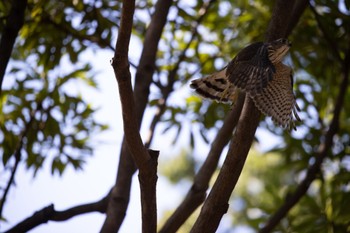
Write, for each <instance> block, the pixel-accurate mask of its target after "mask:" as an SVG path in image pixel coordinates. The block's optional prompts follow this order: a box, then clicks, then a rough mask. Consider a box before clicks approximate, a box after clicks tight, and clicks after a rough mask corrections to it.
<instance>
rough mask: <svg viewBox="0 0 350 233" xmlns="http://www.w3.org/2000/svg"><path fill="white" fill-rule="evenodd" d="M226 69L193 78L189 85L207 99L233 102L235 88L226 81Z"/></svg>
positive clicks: (235, 95) (235, 92)
mask: <svg viewBox="0 0 350 233" xmlns="http://www.w3.org/2000/svg"><path fill="white" fill-rule="evenodd" d="M225 73H226V69H224V70H221V71H219V72H216V73H214V74H212V75H210V76H207V77H204V78H200V79H196V80H193V81H192V82H191V85H190V87H191V88H193V89H195V91H196V92H197V93H198V94H199V95H201V96H203V97H205V98H208V99H213V100H216V101H217V102H234V101H235V100H236V98H237V94H238V92H237V89H236V88H235V87H234V86H233V85H232V84H231V83H230V82H229V81H228V79H227V77H226V75H225Z"/></svg>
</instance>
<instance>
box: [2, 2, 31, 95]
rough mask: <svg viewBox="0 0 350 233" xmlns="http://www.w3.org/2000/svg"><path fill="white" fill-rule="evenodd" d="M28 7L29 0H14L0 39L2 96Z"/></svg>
mask: <svg viewBox="0 0 350 233" xmlns="http://www.w3.org/2000/svg"><path fill="white" fill-rule="evenodd" d="M26 7H27V0H14V1H12V6H11V10H10V14H9V16H8V18H7V22H6V25H5V27H4V30H3V32H2V36H1V41H0V54H1V56H0V96H1V90H2V82H3V80H4V76H5V72H6V67H7V64H8V62H9V60H10V57H11V53H12V49H13V46H14V44H15V41H16V37H17V35H18V32H19V30H20V29H21V28H22V26H23V23H24V12H25V9H26Z"/></svg>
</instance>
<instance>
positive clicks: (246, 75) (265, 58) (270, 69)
mask: <svg viewBox="0 0 350 233" xmlns="http://www.w3.org/2000/svg"><path fill="white" fill-rule="evenodd" d="M274 73H275V67H274V65H273V64H272V63H271V61H270V59H269V53H268V48H267V46H266V45H265V44H264V43H263V42H256V43H253V44H251V45H249V46H247V47H246V48H244V49H243V50H241V51H240V52H239V53H238V54H237V56H236V57H235V58H234V59H233V60H232V61H231V62H230V63H229V64H228V66H227V71H226V75H227V76H228V79H229V81H230V82H231V83H233V84H234V85H235V86H236V87H238V88H240V89H242V90H244V91H245V92H247V93H249V94H250V95H251V96H254V95H256V94H258V93H261V91H262V90H263V89H265V88H266V86H267V84H268V82H269V81H270V80H272V78H273V75H274Z"/></svg>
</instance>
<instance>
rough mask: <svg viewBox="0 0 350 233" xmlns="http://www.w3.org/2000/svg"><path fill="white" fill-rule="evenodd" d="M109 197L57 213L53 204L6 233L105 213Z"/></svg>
mask: <svg viewBox="0 0 350 233" xmlns="http://www.w3.org/2000/svg"><path fill="white" fill-rule="evenodd" d="M109 196H110V193H109V194H108V195H106V196H105V197H104V198H102V199H101V200H99V201H97V202H94V203H89V204H85V205H79V206H76V207H72V208H69V209H67V210H64V211H56V210H55V208H54V205H53V204H51V205H49V206H47V207H45V208H43V209H41V210H38V211H36V212H35V213H34V214H33V215H32V216H31V217H29V218H26V219H25V220H23V221H22V222H20V223H18V224H17V225H16V226H14V227H13V228H11V229H9V230H7V231H5V233H22V232H23V233H24V232H28V231H30V230H31V229H33V228H35V227H37V226H39V225H40V224H43V223H47V222H48V221H65V220H67V219H70V218H72V217H75V216H77V215H81V214H86V213H91V212H100V213H105V211H106V208H107V204H108V199H109Z"/></svg>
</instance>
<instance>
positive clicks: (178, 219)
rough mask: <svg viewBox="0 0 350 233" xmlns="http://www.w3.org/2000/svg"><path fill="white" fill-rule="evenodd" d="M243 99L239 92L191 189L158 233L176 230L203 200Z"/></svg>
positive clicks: (236, 120) (230, 134)
mask: <svg viewBox="0 0 350 233" xmlns="http://www.w3.org/2000/svg"><path fill="white" fill-rule="evenodd" d="M244 99H245V95H244V94H243V93H241V94H240V96H239V98H238V100H237V102H236V103H235V105H234V107H233V108H232V110H231V111H230V113H229V114H228V115H227V116H226V118H225V121H224V123H223V125H222V126H221V128H220V130H219V131H218V133H217V135H216V137H215V139H214V141H213V143H212V145H211V148H210V151H209V153H208V156H207V159H206V160H205V161H204V163H203V165H202V166H201V168H200V169H199V171H198V173H197V174H196V176H195V178H194V182H193V185H192V187H191V189H190V190H189V191H188V193H187V195H186V197H185V199H184V200H183V201H182V203H181V204H180V205H179V206H178V208H177V209H176V210H175V212H174V213H173V214H172V216H171V217H170V218H169V219H168V220H167V221H166V223H165V224H164V226H163V227H162V229H161V230H160V231H159V233H172V232H176V231H177V230H178V229H179V228H180V226H181V225H182V224H183V223H184V222H185V221H186V220H187V219H188V218H189V216H190V215H191V214H192V213H193V212H194V211H195V210H196V209H197V208H198V206H199V205H201V204H202V203H203V201H204V200H205V197H206V191H207V189H208V186H209V182H210V179H211V177H212V176H213V174H214V172H215V170H216V168H217V164H218V161H219V159H220V155H221V153H222V150H223V149H224V147H225V146H226V145H227V143H228V142H229V140H230V138H231V136H232V131H233V129H234V128H235V127H236V125H237V122H238V119H239V116H240V113H241V111H242V107H243V104H244Z"/></svg>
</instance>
